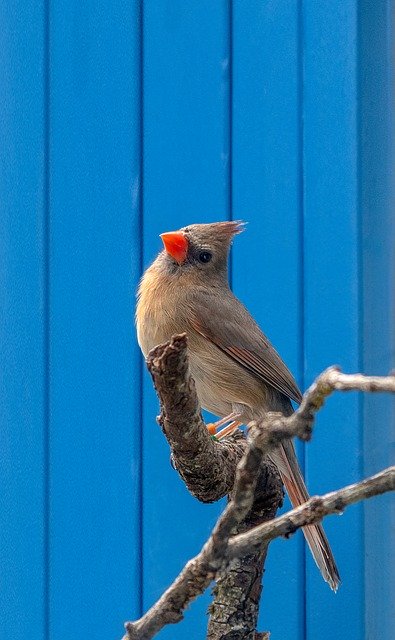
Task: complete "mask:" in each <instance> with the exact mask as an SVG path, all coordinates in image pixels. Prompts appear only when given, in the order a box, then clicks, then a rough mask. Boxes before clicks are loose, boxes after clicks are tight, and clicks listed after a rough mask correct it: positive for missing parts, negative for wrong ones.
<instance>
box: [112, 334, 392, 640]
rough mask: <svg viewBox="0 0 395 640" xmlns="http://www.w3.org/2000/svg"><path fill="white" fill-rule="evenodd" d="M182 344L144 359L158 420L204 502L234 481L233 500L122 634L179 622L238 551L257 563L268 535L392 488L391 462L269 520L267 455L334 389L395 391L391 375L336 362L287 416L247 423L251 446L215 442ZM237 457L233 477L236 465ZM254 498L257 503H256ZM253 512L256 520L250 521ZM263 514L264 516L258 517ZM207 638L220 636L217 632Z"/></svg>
mask: <svg viewBox="0 0 395 640" xmlns="http://www.w3.org/2000/svg"><path fill="white" fill-rule="evenodd" d="M186 346H187V339H186V336H185V335H180V336H174V337H173V338H172V340H171V342H170V343H167V344H165V345H160V346H159V347H156V348H155V349H154V350H153V351H152V352H151V353H150V354H149V357H148V360H147V365H148V368H149V370H150V372H151V375H152V378H153V381H154V385H155V388H156V390H157V393H158V396H159V399H160V403H161V416H160V418H159V424H160V425H161V427H162V430H163V433H164V435H165V436H166V438H167V440H168V442H169V444H170V446H171V449H172V452H173V456H174V461H175V465H176V467H177V470H178V471H179V473H180V475H181V476H182V478H183V480H184V481H185V483H186V484H187V487H188V488H189V490H190V491H191V493H193V494H194V495H195V496H196V497H198V498H199V499H200V500H202V501H212V500H216V499H218V498H219V497H222V496H223V495H225V494H226V493H229V492H230V491H231V489H232V487H233V485H234V488H233V492H232V496H231V502H230V503H229V504H228V506H227V507H226V509H225V511H224V512H223V514H222V516H221V517H220V519H219V520H218V522H217V524H216V526H215V528H214V530H213V532H212V534H211V536H210V538H209V539H208V541H207V542H206V544H205V545H204V547H203V548H202V550H201V552H200V553H199V554H198V555H197V556H196V557H195V558H193V559H192V560H190V561H189V562H188V563H187V565H186V566H185V567H184V569H183V570H182V571H181V573H180V575H179V576H178V578H176V580H175V581H174V582H173V584H172V585H171V586H170V587H169V588H168V589H167V591H166V592H165V593H164V594H163V595H162V597H161V598H160V599H159V600H158V602H157V603H156V604H154V605H153V607H152V608H151V609H150V610H149V611H148V612H147V613H146V614H145V615H144V616H143V617H142V618H140V620H137V621H136V622H133V623H132V622H128V623H126V625H125V628H126V631H127V634H126V635H125V636H124V640H148V639H149V638H152V637H153V636H154V635H156V633H157V632H158V631H159V630H160V629H161V628H162V627H163V626H165V625H166V624H170V623H175V622H178V621H179V620H181V619H182V617H183V611H184V609H185V608H186V607H187V606H188V604H189V603H190V602H191V601H192V600H193V599H194V598H196V597H197V596H198V595H199V594H201V593H202V592H203V591H204V590H205V589H206V588H207V587H208V586H209V584H210V583H211V581H212V580H213V579H215V578H216V579H217V580H218V582H219V584H220V583H221V579H222V578H223V576H224V575H225V572H226V571H228V572H229V571H231V570H232V566H233V565H234V563H235V562H238V561H239V560H240V558H241V557H243V556H246V554H249V557H250V558H253V561H254V563H255V565H254V566H256V562H257V559H258V558H260V559H261V560H262V557H263V555H264V553H265V551H266V548H267V545H268V543H269V541H270V540H272V539H274V538H276V537H278V536H289V535H291V534H292V533H293V532H294V531H296V529H298V528H299V527H303V526H305V525H307V524H312V523H314V522H317V521H319V520H321V519H322V518H323V517H324V516H325V515H328V514H330V513H340V512H342V511H343V510H344V508H345V507H346V506H347V505H349V504H352V503H354V502H358V501H360V500H364V499H366V498H369V497H372V496H374V495H378V494H380V493H384V492H385V491H391V490H394V488H395V486H394V485H395V469H394V468H393V467H392V468H389V469H386V470H385V471H383V472H381V473H379V474H377V475H376V476H373V477H372V478H369V479H367V480H364V481H362V482H359V483H357V484H354V485H350V486H349V487H345V488H343V489H340V490H339V491H335V492H332V493H330V494H327V495H325V496H322V497H314V498H311V499H310V500H309V501H308V502H307V503H306V504H304V505H302V506H301V507H298V508H297V509H294V510H292V511H290V512H289V513H287V514H285V515H283V516H281V517H279V518H276V519H272V518H273V516H274V514H275V511H276V508H277V505H278V502H279V499H280V498H279V495H280V494H279V486H280V485H279V480H278V475H277V473H276V471H275V470H274V469H273V468H272V467H270V464H268V462H267V460H266V455H267V454H268V453H269V452H270V451H272V450H273V449H275V448H276V447H278V445H279V443H280V442H281V441H283V440H284V439H290V438H292V437H295V436H297V437H299V438H301V439H302V440H309V439H310V437H311V432H312V427H313V422H314V417H315V414H316V412H317V411H318V410H319V409H320V408H321V407H322V405H323V403H324V401H325V398H326V397H327V396H328V395H330V394H331V393H332V392H333V391H335V390H342V391H348V390H362V391H390V392H395V377H394V376H388V377H373V376H363V375H361V374H354V375H346V374H343V373H341V372H340V371H339V370H338V369H337V368H336V367H330V368H329V369H327V370H326V371H324V372H323V373H322V374H321V375H320V376H319V377H318V378H317V380H316V381H315V382H314V383H313V384H312V385H311V387H310V388H309V389H308V390H307V392H306V393H305V394H304V396H303V400H302V403H301V405H300V407H299V409H298V410H297V411H296V412H295V413H294V414H293V415H292V416H289V417H284V416H283V415H282V414H274V413H272V414H268V415H267V416H266V418H265V420H264V421H263V422H261V423H260V424H259V425H258V424H256V423H252V424H251V425H250V428H249V435H248V440H249V442H248V446H246V442H245V440H244V439H243V437H240V436H238V437H236V438H234V439H232V440H227V441H224V442H215V441H213V439H212V438H211V437H210V436H209V434H208V432H207V429H206V427H205V425H204V422H203V420H202V418H201V413H200V407H199V402H198V398H197V396H196V391H195V385H194V381H193V379H192V377H191V376H190V373H189V370H188V359H187V354H186ZM240 459H241V461H240V462H239V464H238V466H237V472H236V480H235V468H236V464H237V462H238V461H239V460H240ZM234 481H235V482H234ZM259 500H261V501H262V504H260V503H259ZM257 504H258V505H259V508H256V507H257ZM262 505H263V506H262ZM265 510H266V511H265ZM271 511H272V513H271V515H270V516H269V517H270V522H264V523H263V524H258V526H255V525H256V524H257V522H259V521H261V520H262V519H267V518H268V514H269V513H270V512H271ZM254 514H255V515H254ZM256 514H258V519H257V521H255V522H253V520H254V517H255V516H256ZM265 514H266V518H264V517H263V516H264V515H265ZM249 518H250V519H249ZM247 523H249V524H251V525H252V527H253V528H252V529H250V530H248V531H245V532H244V533H238V534H237V535H234V534H235V532H239V531H240V530H241V529H242V528H243V527H244V528H246V524H247ZM240 527H241V529H240ZM251 566H252V565H251ZM260 566H261V567H262V564H261V565H260ZM255 582H256V581H255ZM254 584H255V583H254ZM258 600H259V595H258ZM256 610H257V606H256ZM251 633H252V634H251ZM251 633H250V631H248V634H247V635H246V636H243V637H246V638H247V637H248V638H252V637H254V635H255V638H257V637H260V636H261V635H262V634H254V632H253V630H252V632H251ZM210 637H211V636H210ZM212 637H213V638H214V637H217V636H215V633H214V635H213V636H212ZM218 637H219V636H218Z"/></svg>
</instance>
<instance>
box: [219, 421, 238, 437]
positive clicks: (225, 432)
mask: <svg viewBox="0 0 395 640" xmlns="http://www.w3.org/2000/svg"><path fill="white" fill-rule="evenodd" d="M242 424H243V423H242V422H239V421H238V420H232V422H229V424H228V425H226V427H224V428H223V429H221V430H220V431H218V433H216V434H215V437H216V439H217V440H223V439H224V438H226V437H227V436H231V435H232V433H234V432H235V431H237V429H238V428H239V427H241V425H242Z"/></svg>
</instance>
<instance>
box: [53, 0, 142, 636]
mask: <svg viewBox="0 0 395 640" xmlns="http://www.w3.org/2000/svg"><path fill="white" fill-rule="evenodd" d="M139 24H140V17H139V3H138V2H126V1H123V0H117V1H115V2H112V3H111V7H110V8H109V4H108V3H107V2H96V1H95V2H93V1H88V2H83V3H81V2H77V1H70V2H68V3H67V4H64V3H63V2H56V1H54V2H53V3H52V9H51V34H50V37H51V78H50V82H51V136H50V141H51V149H50V158H51V242H50V244H51V254H50V267H51V291H50V313H51V328H50V332H51V354H50V355H51V363H50V399H51V427H50V442H51V451H50V464H51V467H50V533H51V548H50V629H51V633H52V634H53V636H54V637H55V636H56V637H59V638H64V639H65V640H66V639H69V638H80V637H84V636H89V637H90V638H92V640H94V639H97V640H99V639H100V640H102V639H103V638H116V637H120V635H122V624H123V622H124V620H125V619H128V618H130V617H132V616H136V615H138V613H139V605H140V603H139V592H140V567H139V561H140V553H141V549H140V523H139V511H140V507H141V505H140V473H141V470H140V432H141V421H140V382H139V380H140V373H139V366H140V356H139V353H138V348H137V345H136V342H135V339H134V335H133V333H132V331H133V310H134V290H135V287H136V284H137V279H138V273H139V269H140V254H141V239H140V237H139V229H140V222H139V165H140V146H139V145H140V119H139V109H140V96H139V83H140V81H139V69H140V47H139V45H140V43H139Z"/></svg>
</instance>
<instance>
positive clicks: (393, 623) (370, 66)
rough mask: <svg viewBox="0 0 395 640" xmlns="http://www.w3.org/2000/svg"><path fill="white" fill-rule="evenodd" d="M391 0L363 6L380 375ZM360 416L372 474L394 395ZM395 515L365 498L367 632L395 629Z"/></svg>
mask: <svg viewBox="0 0 395 640" xmlns="http://www.w3.org/2000/svg"><path fill="white" fill-rule="evenodd" d="M392 4H393V3H392V2H390V1H388V0H377V2H374V3H372V2H369V1H368V0H363V1H362V2H361V3H360V8H359V28H360V40H359V68H360V88H359V91H360V94H359V97H360V154H361V175H360V180H361V215H362V226H361V229H362V256H363V261H362V277H363V282H362V284H363V289H362V294H363V315H362V320H363V327H362V344H363V360H362V362H363V367H362V368H363V371H366V372H367V373H373V374H383V375H385V374H387V373H388V371H390V370H391V369H394V368H395V360H394V359H395V351H394V350H393V338H394V335H395V332H394V308H395V307H394V292H395V282H394V274H395V270H394V268H393V267H394V238H395V218H394V207H393V204H394V200H393V185H394V175H393V166H391V160H393V148H394V147H393V142H394V137H393V124H392V123H391V117H392V116H393V96H394V94H393V89H394V87H393V78H394V75H393V51H394V41H393V24H392V15H391V9H392ZM391 64H392V66H391ZM373 96H374V99H372V97H373ZM391 346H392V352H391ZM363 417H364V432H363V437H364V475H365V476H367V475H371V474H373V473H377V471H379V470H380V469H383V468H384V467H388V466H389V465H391V464H394V463H395V449H394V445H395V442H394V431H393V426H394V420H395V400H394V398H391V397H390V396H389V395H388V394H385V395H383V396H378V395H373V394H372V395H364V396H363ZM394 518H395V510H394V507H393V496H391V495H389V494H388V495H386V496H382V497H380V498H378V499H376V500H369V501H368V502H366V503H365V505H364V526H365V553H364V561H365V576H364V578H365V579H364V585H365V625H366V637H367V638H380V639H381V640H390V639H392V638H393V637H394V631H395V617H394V616H395V613H394V606H393V605H394V594H395V565H394V557H395V536H394V535H391V534H390V532H391V531H392V532H393V531H395V520H394Z"/></svg>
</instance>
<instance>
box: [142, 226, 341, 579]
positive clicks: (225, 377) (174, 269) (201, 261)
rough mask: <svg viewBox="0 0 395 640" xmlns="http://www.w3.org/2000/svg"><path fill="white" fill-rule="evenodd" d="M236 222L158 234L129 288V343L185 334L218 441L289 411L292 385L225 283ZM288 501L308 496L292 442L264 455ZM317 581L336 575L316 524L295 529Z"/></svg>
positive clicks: (147, 346) (294, 392)
mask: <svg viewBox="0 0 395 640" xmlns="http://www.w3.org/2000/svg"><path fill="white" fill-rule="evenodd" d="M244 228H245V223H243V222H242V221H239V220H237V221H224V222H213V223H206V224H191V225H188V226H186V227H183V228H181V229H179V230H177V231H170V232H166V233H163V234H161V239H162V242H163V245H164V247H163V250H162V251H161V252H160V253H159V254H158V256H157V257H156V259H155V260H154V261H153V262H152V264H151V265H150V266H149V267H148V268H147V269H146V271H145V272H144V274H143V276H142V278H141V281H140V284H139V287H138V292H137V305H136V329H137V340H138V343H139V346H140V348H141V350H142V352H143V354H144V356H147V355H148V353H149V351H150V350H151V349H153V348H154V347H155V346H157V345H158V344H162V343H164V342H167V341H169V340H170V339H171V337H172V336H173V335H175V334H180V333H184V332H185V333H186V334H187V336H188V357H189V366H190V371H191V375H192V377H193V378H194V380H195V384H196V391H197V396H198V398H199V401H200V404H201V406H202V407H203V408H204V409H206V410H208V411H209V412H210V413H212V414H214V415H215V416H218V418H219V420H218V421H217V422H216V423H214V424H213V425H211V426H210V431H211V432H212V433H213V432H216V429H217V428H219V427H222V426H223V425H225V426H224V427H223V428H222V429H221V430H220V431H218V433H217V436H218V439H222V438H223V437H227V436H229V435H230V434H231V433H232V432H233V431H234V430H235V429H237V428H238V427H239V426H241V425H248V424H249V423H251V422H252V421H259V420H262V419H263V418H264V416H265V415H266V414H267V413H268V412H269V411H270V412H272V411H275V412H281V413H282V414H283V415H285V416H290V415H292V413H293V411H294V409H293V405H292V402H291V401H294V402H295V403H297V404H300V402H301V399H302V394H301V392H300V390H299V388H298V385H297V383H296V381H295V379H294V377H293V375H292V374H291V372H290V371H289V369H288V368H287V366H286V365H285V363H284V362H283V360H282V359H281V357H280V355H279V354H278V353H277V351H276V350H275V348H274V347H273V346H272V344H271V343H270V341H269V339H268V338H267V337H266V336H265V334H264V333H263V332H262V331H261V329H260V327H259V326H258V324H257V323H256V322H255V320H254V319H253V317H252V316H251V314H250V313H249V311H248V310H247V308H246V307H245V306H244V305H243V304H242V302H241V301H240V300H239V299H238V298H237V297H236V296H235V295H234V294H233V292H232V291H231V288H230V286H229V279H228V261H229V252H230V247H231V245H232V242H233V239H234V237H235V236H236V235H237V234H239V233H241V232H242V231H243V230H244ZM270 457H271V459H272V461H273V462H274V463H275V464H276V466H277V469H278V471H279V473H280V476H281V479H282V482H283V484H284V486H285V488H286V490H287V492H288V495H289V497H290V500H291V503H292V505H293V506H294V507H297V506H299V505H301V504H303V503H305V502H306V501H307V500H308V499H309V494H308V491H307V488H306V485H305V482H304V479H303V476H302V472H301V470H300V467H299V464H298V460H297V457H296V453H295V448H294V444H293V442H292V441H290V440H287V441H284V442H283V443H282V444H280V446H279V448H278V449H276V450H275V451H273V452H272V453H271V454H270ZM303 533H304V535H305V538H306V541H307V543H308V545H309V547H310V550H311V552H312V555H313V558H314V560H315V562H316V564H317V566H318V568H319V570H320V572H321V574H322V577H323V578H324V580H325V581H326V582H327V583H328V584H329V586H330V587H331V589H332V590H333V591H335V592H336V591H337V589H338V586H339V584H340V576H339V572H338V569H337V566H336V562H335V559H334V556H333V553H332V551H331V548H330V545H329V542H328V539H327V537H326V535H325V532H324V529H323V527H322V525H321V524H314V525H308V526H306V527H304V528H303Z"/></svg>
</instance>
